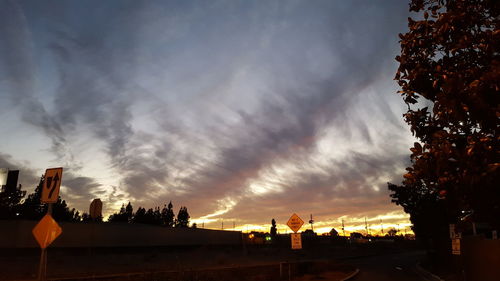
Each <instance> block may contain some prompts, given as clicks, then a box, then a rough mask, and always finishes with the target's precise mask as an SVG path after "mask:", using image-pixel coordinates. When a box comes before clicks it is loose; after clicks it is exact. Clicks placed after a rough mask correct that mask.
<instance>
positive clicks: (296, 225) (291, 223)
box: [286, 214, 304, 232]
mask: <svg viewBox="0 0 500 281" xmlns="http://www.w3.org/2000/svg"><path fill="white" fill-rule="evenodd" d="M303 224H304V221H303V220H302V219H301V218H299V216H297V214H293V215H292V216H291V217H290V219H289V220H288V222H287V223H286V225H288V227H290V229H291V230H293V232H297V231H298V230H299V229H300V228H301V227H302V225H303Z"/></svg>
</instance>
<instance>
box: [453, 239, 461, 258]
mask: <svg viewBox="0 0 500 281" xmlns="http://www.w3.org/2000/svg"><path fill="white" fill-rule="evenodd" d="M451 253H452V254H454V255H460V239H452V240H451Z"/></svg>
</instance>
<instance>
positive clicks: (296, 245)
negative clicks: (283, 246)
mask: <svg viewBox="0 0 500 281" xmlns="http://www.w3.org/2000/svg"><path fill="white" fill-rule="evenodd" d="M286 224H287V225H288V227H290V229H291V230H292V231H293V232H294V233H292V234H290V240H291V243H292V249H293V250H299V249H302V236H301V235H300V234H299V233H297V231H299V229H300V228H301V227H302V225H303V224H304V221H303V220H302V219H301V218H299V216H297V214H295V213H294V214H293V215H292V216H291V217H290V219H288V222H287V223H286Z"/></svg>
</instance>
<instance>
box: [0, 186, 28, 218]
mask: <svg viewBox="0 0 500 281" xmlns="http://www.w3.org/2000/svg"><path fill="white" fill-rule="evenodd" d="M21 187H22V186H21V185H19V186H18V187H14V188H6V189H5V190H3V191H2V192H0V219H13V218H18V217H19V216H20V212H21V206H20V202H21V199H23V197H24V196H25V195H26V191H24V190H22V189H21Z"/></svg>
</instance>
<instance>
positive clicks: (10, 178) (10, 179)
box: [2, 170, 19, 192]
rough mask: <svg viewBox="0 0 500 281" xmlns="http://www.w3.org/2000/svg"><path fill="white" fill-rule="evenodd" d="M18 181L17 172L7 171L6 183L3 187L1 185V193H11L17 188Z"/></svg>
mask: <svg viewBox="0 0 500 281" xmlns="http://www.w3.org/2000/svg"><path fill="white" fill-rule="evenodd" d="M18 179H19V170H13V171H8V173H7V181H6V184H5V185H2V192H3V191H10V192H13V191H15V190H16V188H17V180H18Z"/></svg>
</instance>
